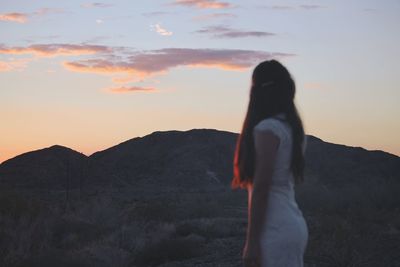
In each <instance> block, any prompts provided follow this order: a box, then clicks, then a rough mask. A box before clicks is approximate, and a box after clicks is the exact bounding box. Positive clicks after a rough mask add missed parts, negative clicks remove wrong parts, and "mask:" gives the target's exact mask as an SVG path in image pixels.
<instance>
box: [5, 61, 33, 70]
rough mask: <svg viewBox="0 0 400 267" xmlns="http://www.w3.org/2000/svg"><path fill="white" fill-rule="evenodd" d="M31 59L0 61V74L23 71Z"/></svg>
mask: <svg viewBox="0 0 400 267" xmlns="http://www.w3.org/2000/svg"><path fill="white" fill-rule="evenodd" d="M30 61H32V59H31V58H19V59H10V60H8V61H0V72H5V71H15V70H23V69H25V68H26V66H27V64H28V62H30Z"/></svg>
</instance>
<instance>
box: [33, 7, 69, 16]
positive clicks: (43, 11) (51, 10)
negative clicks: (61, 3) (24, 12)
mask: <svg viewBox="0 0 400 267" xmlns="http://www.w3.org/2000/svg"><path fill="white" fill-rule="evenodd" d="M64 12H65V10H64V9H62V8H47V7H44V8H40V9H38V10H37V11H35V12H32V13H31V14H32V15H36V16H44V15H48V14H59V13H64Z"/></svg>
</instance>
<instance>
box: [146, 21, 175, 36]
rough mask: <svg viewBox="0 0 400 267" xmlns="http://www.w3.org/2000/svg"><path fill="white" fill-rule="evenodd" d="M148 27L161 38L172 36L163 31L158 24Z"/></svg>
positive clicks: (170, 33)
mask: <svg viewBox="0 0 400 267" xmlns="http://www.w3.org/2000/svg"><path fill="white" fill-rule="evenodd" d="M150 27H151V29H152V30H153V31H155V32H157V33H158V34H159V35H162V36H171V35H172V34H173V32H171V31H168V30H166V29H164V28H163V27H161V25H160V24H159V23H157V24H155V25H151V26H150Z"/></svg>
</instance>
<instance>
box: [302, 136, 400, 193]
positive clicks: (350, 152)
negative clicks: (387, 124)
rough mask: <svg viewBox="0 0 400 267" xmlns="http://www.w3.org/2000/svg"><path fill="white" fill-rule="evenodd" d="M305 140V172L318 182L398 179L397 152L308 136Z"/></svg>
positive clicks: (398, 159) (332, 184) (330, 184)
mask: <svg viewBox="0 0 400 267" xmlns="http://www.w3.org/2000/svg"><path fill="white" fill-rule="evenodd" d="M308 141H309V142H308V146H307V150H306V171H307V173H308V174H309V175H310V176H314V177H316V180H317V181H318V182H319V183H321V184H324V185H328V186H339V187H343V186H345V185H348V184H354V183H360V182H361V183H365V182H379V181H391V180H394V179H395V180H397V181H398V182H400V158H399V157H398V156H396V155H392V154H390V153H387V152H384V151H380V150H366V149H364V148H362V147H352V146H346V145H341V144H333V143H329V142H325V141H323V140H321V139H319V138H317V137H314V136H311V135H310V136H309V137H308ZM306 178H307V177H306Z"/></svg>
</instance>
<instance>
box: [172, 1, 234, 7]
mask: <svg viewBox="0 0 400 267" xmlns="http://www.w3.org/2000/svg"><path fill="white" fill-rule="evenodd" d="M174 4H175V5H181V6H190V7H197V8H211V9H221V8H229V7H232V4H230V3H228V2H221V1H217V0H176V1H175V2H174Z"/></svg>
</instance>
